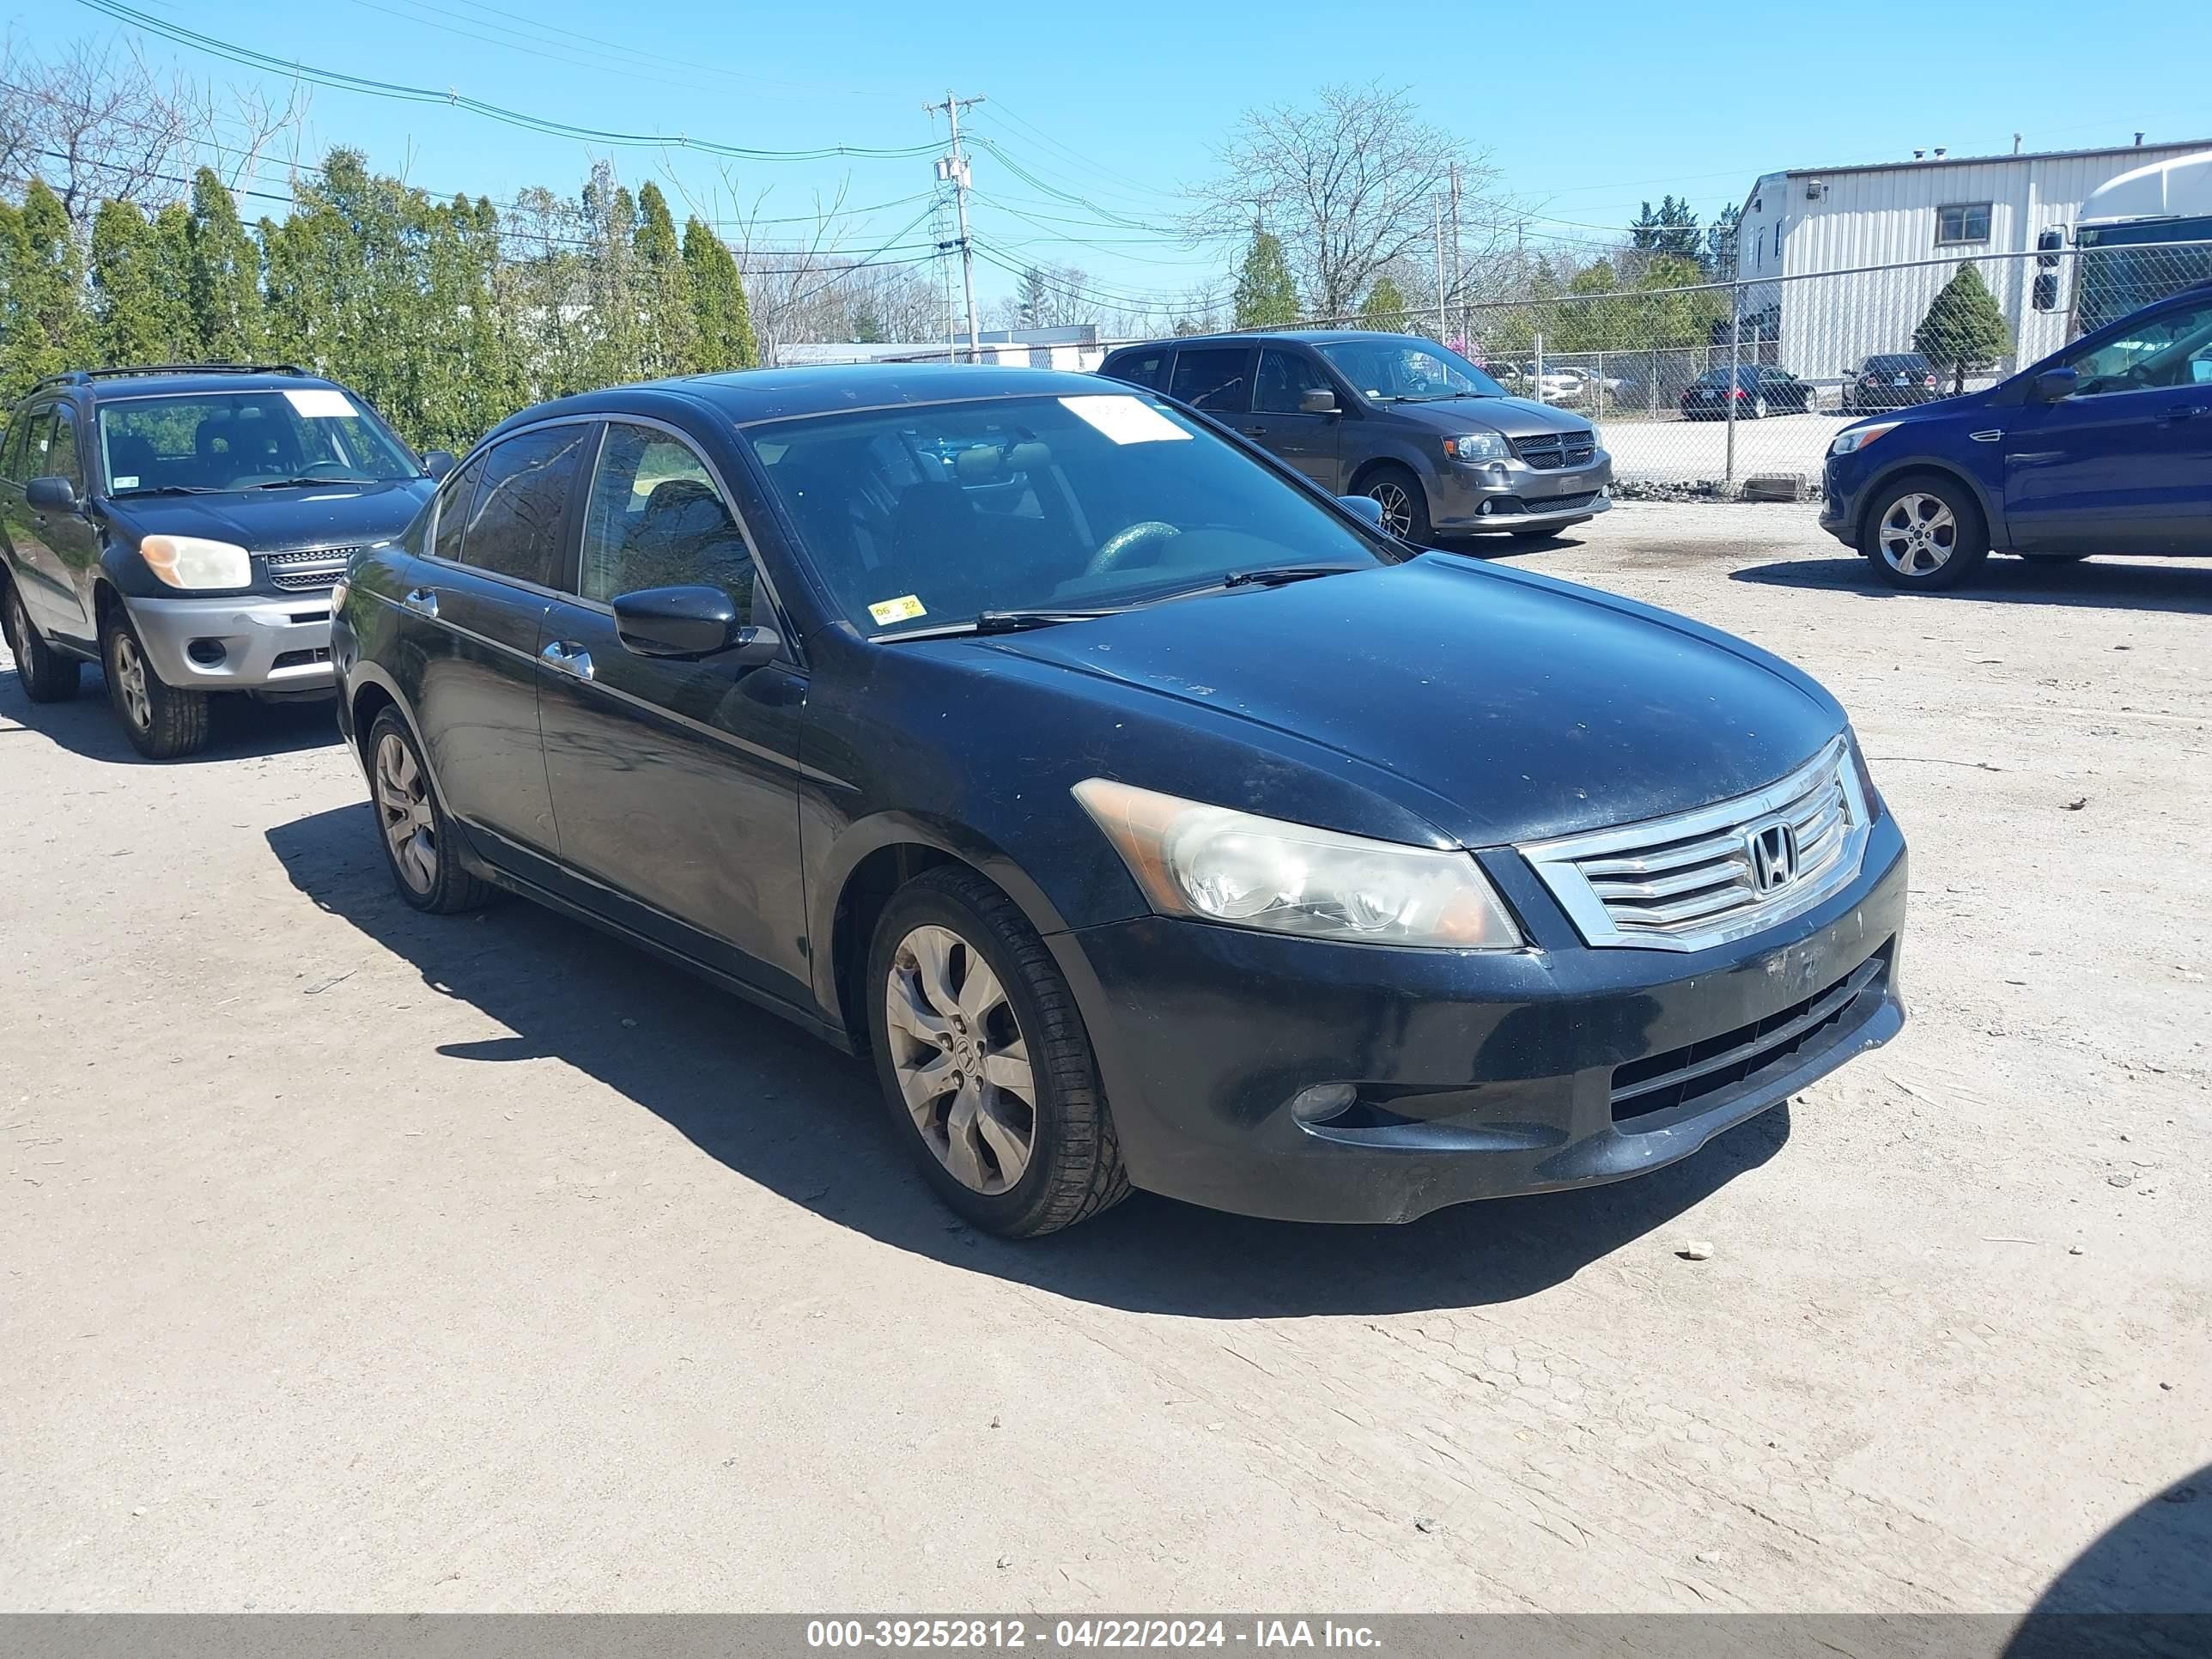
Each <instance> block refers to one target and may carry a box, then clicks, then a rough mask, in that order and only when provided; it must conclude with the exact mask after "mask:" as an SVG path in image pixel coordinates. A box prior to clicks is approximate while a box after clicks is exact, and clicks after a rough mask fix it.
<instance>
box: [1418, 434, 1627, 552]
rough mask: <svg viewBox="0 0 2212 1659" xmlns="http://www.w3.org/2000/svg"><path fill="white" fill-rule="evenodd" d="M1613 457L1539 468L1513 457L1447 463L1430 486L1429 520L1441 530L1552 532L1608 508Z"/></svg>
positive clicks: (1601, 454)
mask: <svg viewBox="0 0 2212 1659" xmlns="http://www.w3.org/2000/svg"><path fill="white" fill-rule="evenodd" d="M1612 487H1613V457H1612V456H1610V455H1608V454H1607V453H1605V451H1603V450H1602V449H1601V450H1599V451H1598V452H1597V454H1596V456H1595V459H1592V460H1590V461H1589V463H1587V464H1586V465H1582V466H1573V467H1558V468H1552V469H1545V468H1541V467H1533V466H1529V465H1526V464H1524V463H1522V462H1521V461H1517V460H1504V461H1476V462H1472V463H1465V464H1462V463H1458V462H1447V463H1445V464H1444V465H1443V467H1441V468H1440V469H1439V470H1438V472H1437V477H1436V478H1435V480H1434V482H1433V483H1432V485H1431V489H1430V501H1429V524H1430V526H1431V528H1433V529H1436V530H1440V531H1447V532H1453V531H1455V532H1484V531H1499V532H1504V531H1510V530H1557V529H1561V528H1564V527H1565V526H1568V525H1571V524H1580V523H1582V522H1583V520H1585V519H1594V518H1595V517H1596V516H1597V515H1598V514H1599V513H1606V512H1609V511H1611V510H1612V507H1613V499H1612V497H1611V495H1608V494H1607V491H1608V490H1610V489H1612Z"/></svg>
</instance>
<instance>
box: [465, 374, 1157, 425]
mask: <svg viewBox="0 0 2212 1659" xmlns="http://www.w3.org/2000/svg"><path fill="white" fill-rule="evenodd" d="M1127 390H1128V389H1127V387H1123V386H1115V385H1113V384H1111V383H1102V382H1101V381H1100V380H1099V379H1098V377H1097V375H1095V374H1077V373H1074V372H1073V371H1072V370H1066V369H1051V368H1011V367H1004V366H1000V365H998V364H993V363H837V364H819V365H808V366H805V367H801V368H746V369H737V370H732V371H731V372H729V373H726V374H686V375H683V376H680V377H678V378H676V379H672V380H646V381H641V382H640V383H638V384H636V385H633V386H608V387H606V388H605V389H603V390H600V391H598V392H580V393H578V394H577V395H576V396H574V397H573V398H559V399H556V401H554V402H552V403H546V404H538V405H537V406H536V407H534V408H532V409H526V410H522V411H521V412H520V414H516V415H513V416H508V417H507V419H506V420H505V421H503V422H501V423H500V428H498V429H501V430H504V429H506V428H510V427H516V426H526V425H528V424H530V423H531V422H535V421H542V420H550V419H552V418H555V417H556V416H562V415H592V414H620V413H623V412H625V410H627V411H629V412H635V413H640V414H644V413H650V412H651V411H652V410H653V409H654V408H655V407H656V406H657V407H659V408H661V409H664V410H665V409H666V408H667V407H668V405H669V403H670V401H671V399H680V400H681V401H683V402H686V403H690V404H694V405H698V404H704V405H705V406H706V407H708V408H709V409H711V410H714V412H715V413H717V414H718V415H720V416H722V417H723V418H724V419H726V420H727V421H729V422H731V423H732V425H736V426H749V425H752V424H754V423H756V422H762V421H781V420H792V419H804V418H805V417H806V416H813V415H833V414H838V413H842V412H848V411H853V412H857V411H859V410H880V409H896V408H897V407H898V406H899V405H900V404H915V405H921V404H945V403H967V402H972V401H978V400H991V399H998V398H1075V397H1098V396H1100V395H1102V394H1105V395H1123V394H1126V393H1127Z"/></svg>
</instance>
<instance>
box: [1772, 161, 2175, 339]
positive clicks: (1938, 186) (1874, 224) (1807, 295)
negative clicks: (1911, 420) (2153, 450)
mask: <svg viewBox="0 0 2212 1659" xmlns="http://www.w3.org/2000/svg"><path fill="white" fill-rule="evenodd" d="M2202 148H2203V146H2202V145H2201V144H2195V143H2187V144H2145V145H2143V146H2142V148H2140V149H2127V150H2122V151H2116V152H2112V153H2109V154H2106V155H2070V156H2060V157H2055V158H2046V157H2041V156H2034V155H2023V156H2019V157H2016V158H2015V157H2013V156H1996V157H1992V158H1990V159H1989V160H1986V161H1971V162H1964V163H1954V162H1948V161H1946V162H1942V163H1931V164H1930V165H1929V166H1926V167H1899V168H1894V169H1892V170H1889V171H1886V172H1877V173H1814V172H1811V171H1808V172H1804V173H1791V174H1790V175H1789V177H1788V179H1786V181H1778V186H1779V187H1778V188H1768V189H1765V191H1764V193H1765V197H1766V212H1765V218H1767V219H1769V220H1771V218H1772V217H1773V216H1775V214H1776V213H1777V211H1778V210H1786V212H1787V214H1788V219H1787V227H1788V228H1787V231H1786V234H1785V240H1784V245H1783V251H1784V271H1785V272H1786V273H1787V274H1788V275H1790V276H1800V275H1805V274H1808V273H1812V272H1817V271H1838V270H1854V269H1857V268H1858V267H1860V266H1863V265H1881V264H1904V263H1907V262H1911V261H1915V260H1923V259H1942V260H1944V261H1946V262H1947V263H1945V264H1940V265H1929V266H1928V267H1927V268H1925V269H1923V270H1911V271H1893V272H1888V273H1885V274H1883V275H1881V276H1864V277H1835V278H1831V279H1828V280H1825V281H1823V280H1812V281H1807V282H1802V283H1789V284H1787V285H1785V286H1784V290H1783V299H1782V311H1783V323H1782V348H1783V357H1782V364H1783V367H1784V368H1787V369H1789V370H1790V371H1791V372H1792V373H1794V374H1802V375H1806V376H1808V377H1817V376H1822V375H1833V374H1840V373H1843V372H1844V371H1845V370H1846V369H1848V368H1851V367H1853V366H1855V365H1856V364H1857V362H1859V361H1860V360H1861V359H1862V358H1864V357H1866V356H1869V355H1871V354H1873V353H1875V352H1879V351H1909V350H1911V347H1912V339H1911V334H1912V329H1913V326H1914V325H1916V324H1917V322H1918V321H1919V320H1920V318H1921V316H1922V314H1923V313H1925V312H1926V310H1927V308H1928V302H1929V301H1931V300H1933V299H1934V298H1935V297H1936V292H1937V290H1938V289H1941V288H1942V286H1943V284H1944V283H1947V282H1948V281H1950V279H1951V275H1952V272H1953V271H1954V270H1956V269H1957V265H1956V263H1955V261H1956V260H1960V259H1967V258H1972V257H1973V256H1974V255H1975V254H1977V253H2007V252H2025V251H2027V250H2028V249H2032V248H2033V246H2035V238H2036V236H2037V234H2039V233H2040V232H2042V231H2044V230H2046V229H2048V228H2051V226H2053V225H2070V224H2072V223H2073V222H2074V221H2075V217H2076V216H2078V214H2079V213H2080V211H2081V204H2082V202H2083V201H2085V200H2086V199H2087V197H2088V196H2089V194H2090V192H2091V191H2094V190H2095V189H2096V188H2097V187H2098V186H2099V185H2103V184H2106V183H2108V182H2109V181H2111V180H2112V179H2117V178H2118V177H2119V175H2120V174H2122V173H2129V172H2132V171H2133V170H2134V169H2136V167H2144V166H2147V165H2148V164H2149V163H2151V162H2153V161H2165V160H2167V159H2169V158H2170V157H2172V156H2177V155H2194V154H2196V153H2197V151H2199V150H2200V149H2202ZM1814 178H1818V179H1821V180H1822V181H1823V182H1824V183H1825V184H1826V196H1825V197H1824V198H1823V199H1821V200H1820V201H1817V202H1813V201H1808V200H1806V199H1805V186H1806V183H1807V180H1808V179H1814ZM1760 183H1761V185H1762V186H1763V187H1764V186H1765V185H1766V184H1767V181H1766V180H1765V179H1762V180H1761V181H1760ZM1778 197H1781V198H1783V199H1781V200H1779V201H1778V199H1777V198H1778ZM1961 202H1966V203H1971V202H1987V203H1989V204H1990V240H1988V241H1987V242H1986V243H1978V244H1972V245H1958V246H1942V247H1938V246H1936V209H1937V208H1939V207H1942V206H1944V205H1946V204H1953V203H1961ZM1769 263H1770V264H1771V260H1770V262H1769ZM1746 270H1747V274H1748V272H1749V267H1746ZM1983 274H1984V279H1985V280H1987V281H1988V282H1989V283H1990V287H1991V289H1992V290H1993V291H1994V292H1995V293H1996V296H1997V301H1998V303H1999V304H2000V305H2002V307H2004V312H2005V315H2006V316H2007V318H2008V319H2010V320H2011V322H2012V324H2013V328H2014V334H2015V340H2016V343H2017V350H2016V352H2015V366H2018V365H2024V364H2027V363H2030V362H2034V361H2035V360H2036V359H2038V358H2039V357H2044V356H2049V355H2050V354H2051V352H2053V351H2056V350H2057V349H2058V348H2059V347H2060V346H2061V345H2063V343H2065V331H2066V323H2065V319H2064V317H2063V314H2057V313H2040V312H2037V311H2034V310H2032V309H2031V308H2030V307H2029V306H2028V303H2027V295H2028V286H2029V284H2030V283H2032V282H2033V276H2034V272H2033V261H2032V260H2027V259H2020V260H2005V261H2002V262H2000V263H1998V264H1994V265H1991V266H1990V267H1988V268H1986V269H1985V270H1984V273H1983ZM2023 318H2025V319H2027V320H2026V323H2025V325H2023V324H2022V321H2021V319H2023Z"/></svg>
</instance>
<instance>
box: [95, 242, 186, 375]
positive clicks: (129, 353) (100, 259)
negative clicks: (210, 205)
mask: <svg viewBox="0 0 2212 1659" xmlns="http://www.w3.org/2000/svg"><path fill="white" fill-rule="evenodd" d="M169 299H170V296H169V295H168V294H167V293H166V292H165V291H164V287H163V283H162V273H161V240H160V237H159V236H158V234H156V233H155V229H154V227H153V226H152V225H151V224H150V223H149V222H148V221H147V218H146V216H145V215H144V214H143V213H142V212H140V211H139V210H138V208H137V204H135V203H131V202H102V203H101V204H100V211H99V212H98V214H96V215H95V216H94V219H93V222H92V308H93V319H92V320H93V325H92V340H93V346H92V355H93V356H94V359H96V360H97V362H99V363H100V365H101V366H102V367H106V368H120V367H122V366H125V365H126V364H131V363H167V362H175V361H176V360H177V359H178V358H179V357H180V356H184V355H185V352H184V349H183V343H182V342H181V341H180V340H179V338H178V333H179V330H178V324H179V321H180V320H181V316H180V313H179V312H178V310H177V309H176V307H173V305H171V304H170V303H169Z"/></svg>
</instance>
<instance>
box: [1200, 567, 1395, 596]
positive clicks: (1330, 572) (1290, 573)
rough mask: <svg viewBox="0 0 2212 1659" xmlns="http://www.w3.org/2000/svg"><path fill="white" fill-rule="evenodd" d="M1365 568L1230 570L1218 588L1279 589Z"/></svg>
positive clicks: (1202, 590)
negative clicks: (1318, 577) (1285, 585)
mask: <svg viewBox="0 0 2212 1659" xmlns="http://www.w3.org/2000/svg"><path fill="white" fill-rule="evenodd" d="M1366 568H1368V567H1367V566H1365V565H1364V564H1279V565H1273V566H1269V567H1267V568H1262V569H1259V570H1232V571H1231V572H1230V573H1229V574H1227V575H1225V576H1224V577H1223V578H1222V579H1221V582H1220V586H1223V587H1280V586H1282V585H1283V584H1284V583H1285V582H1302V581H1309V580H1312V579H1313V578H1314V577H1316V576H1341V575H1343V574H1345V573H1346V571H1348V570H1364V569H1366ZM1200 591H1201V592H1205V591H1209V590H1204V589H1201V590H1200Z"/></svg>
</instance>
